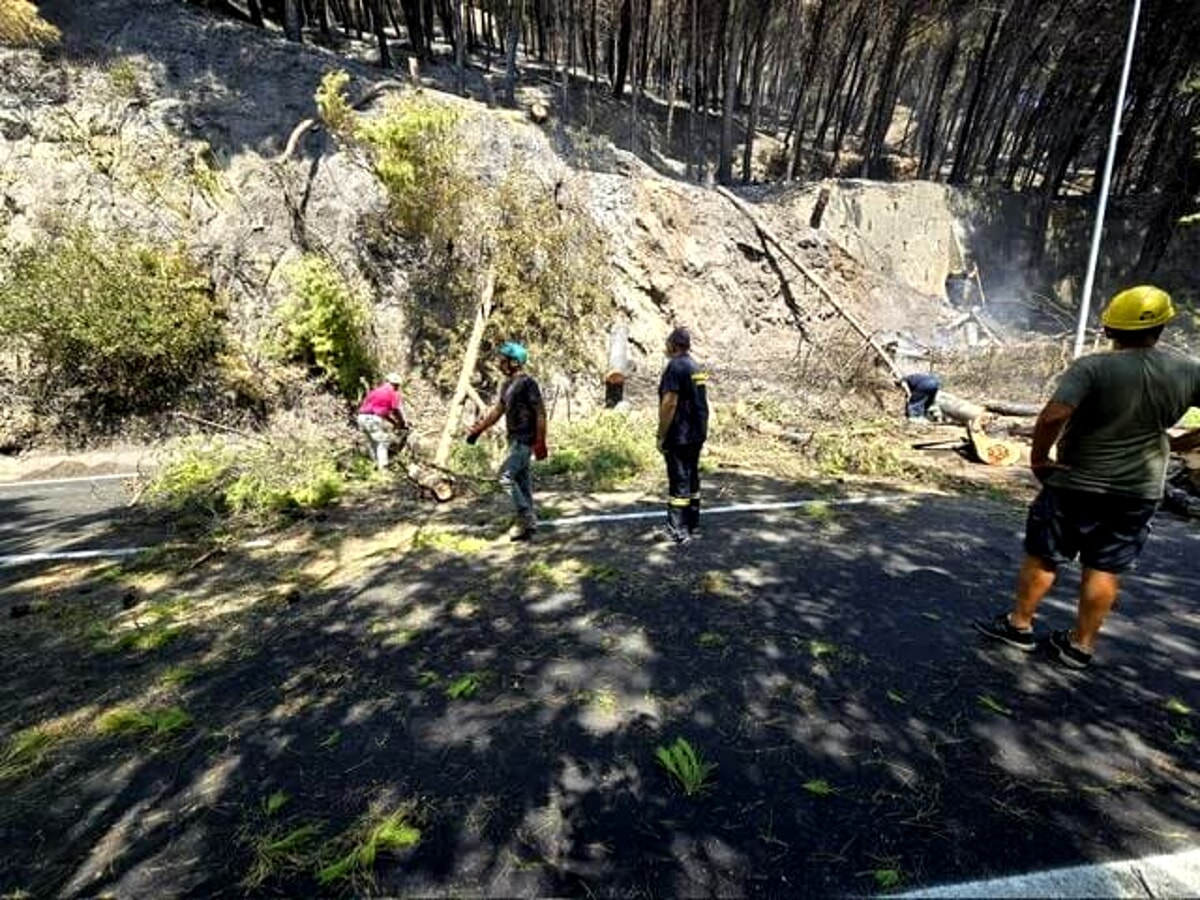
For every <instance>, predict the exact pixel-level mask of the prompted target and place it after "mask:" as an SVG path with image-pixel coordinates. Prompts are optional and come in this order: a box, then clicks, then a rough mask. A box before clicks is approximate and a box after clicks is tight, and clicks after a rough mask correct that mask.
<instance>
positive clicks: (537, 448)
mask: <svg viewBox="0 0 1200 900" xmlns="http://www.w3.org/2000/svg"><path fill="white" fill-rule="evenodd" d="M549 455H550V451H549V450H548V449H547V448H546V439H545V438H538V439H537V440H536V441H534V442H533V458H534V459H537V460H542V459H545V458H546V457H547V456H549Z"/></svg>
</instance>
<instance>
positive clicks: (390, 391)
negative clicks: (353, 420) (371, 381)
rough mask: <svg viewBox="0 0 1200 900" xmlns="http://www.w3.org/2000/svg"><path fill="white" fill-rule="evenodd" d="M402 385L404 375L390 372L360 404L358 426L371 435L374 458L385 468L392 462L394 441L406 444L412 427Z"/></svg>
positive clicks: (378, 464)
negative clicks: (401, 377) (406, 412)
mask: <svg viewBox="0 0 1200 900" xmlns="http://www.w3.org/2000/svg"><path fill="white" fill-rule="evenodd" d="M399 388H400V376H399V375H397V374H396V373H395V372H389V373H388V375H387V377H386V378H385V379H384V381H383V384H381V385H379V387H376V388H373V389H372V390H370V391H368V392H367V396H366V397H364V398H363V402H362V403H361V404H360V405H359V407H358V427H359V428H360V429H362V432H363V434H365V435H366V436H367V443H368V444H369V445H370V448H371V458H372V459H373V460H375V465H376V466H378V467H379V471H381V472H382V471H383V470H384V469H386V468H387V466H388V450H389V448H390V447H391V445H392V444H393V443H400V444H403V443H404V438H405V436H406V433H407V431H408V419H407V417H406V416H405V415H404V398H403V397H401V396H400V390H399Z"/></svg>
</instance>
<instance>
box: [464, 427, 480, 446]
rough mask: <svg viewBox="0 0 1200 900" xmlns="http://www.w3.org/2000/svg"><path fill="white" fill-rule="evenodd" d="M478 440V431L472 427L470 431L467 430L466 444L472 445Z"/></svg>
mask: <svg viewBox="0 0 1200 900" xmlns="http://www.w3.org/2000/svg"><path fill="white" fill-rule="evenodd" d="M478 440H479V432H478V431H476V430H475V429H474V428H472V429H471V430H470V431H468V432H467V443H468V444H471V445H472V446H474V444H475V442H476V441H478Z"/></svg>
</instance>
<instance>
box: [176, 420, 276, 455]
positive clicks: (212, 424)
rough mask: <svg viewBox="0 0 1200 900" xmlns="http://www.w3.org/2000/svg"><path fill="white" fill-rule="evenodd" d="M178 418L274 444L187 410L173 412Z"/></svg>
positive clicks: (262, 442)
mask: <svg viewBox="0 0 1200 900" xmlns="http://www.w3.org/2000/svg"><path fill="white" fill-rule="evenodd" d="M172 415H174V416H175V417H176V418H179V419H187V420H188V421H189V422H195V423H196V424H198V425H205V426H207V427H208V428H216V429H217V430H218V431H226V432H228V433H229V434H236V435H238V436H239V437H244V438H245V439H246V440H248V441H258V442H259V443H260V444H266V445H267V446H268V447H270V446H272V444H271V442H270V441H269V440H267V439H266V438H265V437H263V436H262V435H259V434H252V433H251V432H249V431H242V430H241V429H240V428H231V427H230V426H228V425H222V424H221V423H220V422H213V421H211V420H209V419H202V418H200V417H199V416H192V415H188V414H187V413H185V412H175V413H172Z"/></svg>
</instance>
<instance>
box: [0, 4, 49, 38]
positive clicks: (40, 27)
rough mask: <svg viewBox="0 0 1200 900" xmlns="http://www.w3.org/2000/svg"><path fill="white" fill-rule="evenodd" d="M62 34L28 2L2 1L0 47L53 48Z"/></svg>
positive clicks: (0, 10) (0, 5)
mask: <svg viewBox="0 0 1200 900" xmlns="http://www.w3.org/2000/svg"><path fill="white" fill-rule="evenodd" d="M61 39H62V32H60V31H59V30H58V29H57V28H55V27H54V26H53V25H51V24H50V23H49V22H47V21H46V20H45V19H43V18H42V17H41V16H39V15H38V13H37V7H35V6H34V5H33V4H32V3H29V2H27V0H0V47H53V46H54V45H56V44H57V43H58V42H59V41H60V40H61Z"/></svg>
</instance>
